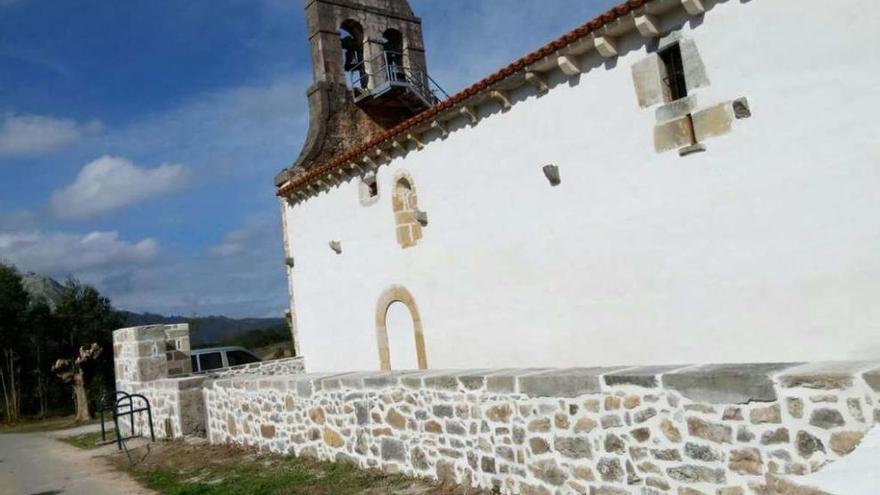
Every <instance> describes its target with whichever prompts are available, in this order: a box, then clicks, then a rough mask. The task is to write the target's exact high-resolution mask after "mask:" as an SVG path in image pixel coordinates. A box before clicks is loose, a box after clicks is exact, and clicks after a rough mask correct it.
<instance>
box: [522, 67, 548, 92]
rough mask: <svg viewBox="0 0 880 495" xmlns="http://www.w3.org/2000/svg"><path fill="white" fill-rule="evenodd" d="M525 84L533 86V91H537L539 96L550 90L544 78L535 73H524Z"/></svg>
mask: <svg viewBox="0 0 880 495" xmlns="http://www.w3.org/2000/svg"><path fill="white" fill-rule="evenodd" d="M526 82H527V83H529V84H531V85H532V86H534V87H535V90H537V91H538V93H539V94H544V93H546V92H547V91H549V90H550V86H549V85H548V84H547V80H546V79H545V78H544V76H542V75H541V74H539V73H537V72H534V71H528V72H526Z"/></svg>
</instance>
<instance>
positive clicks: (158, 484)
mask: <svg viewBox="0 0 880 495" xmlns="http://www.w3.org/2000/svg"><path fill="white" fill-rule="evenodd" d="M137 477H138V478H139V479H140V480H141V481H142V482H143V483H144V485H146V486H147V487H148V488H151V489H153V490H156V491H158V492H159V493H162V494H165V495H264V494H265V495H269V494H290V495H300V494H302V495H306V494H307V495H318V494H320V495H324V494H326V495H353V494H358V493H362V490H363V489H364V488H368V487H370V486H374V485H377V484H379V485H381V486H383V487H387V488H390V489H393V488H394V487H395V485H397V486H405V485H406V484H407V483H408V481H407V480H406V479H405V478H402V477H384V476H382V475H378V474H374V473H369V472H365V471H359V470H357V469H355V468H353V467H350V466H346V465H341V464H327V465H323V466H321V467H317V468H315V467H308V466H305V465H304V464H302V463H301V462H299V461H297V460H296V459H289V460H276V461H274V462H268V463H267V462H259V461H244V462H242V463H240V464H238V465H235V466H224V467H222V468H220V469H218V468H204V469H200V470H196V471H188V472H187V471H183V472H180V471H177V472H175V471H171V470H161V471H152V472H146V473H140V474H138V475H137ZM383 493H389V492H385V491H384V490H383Z"/></svg>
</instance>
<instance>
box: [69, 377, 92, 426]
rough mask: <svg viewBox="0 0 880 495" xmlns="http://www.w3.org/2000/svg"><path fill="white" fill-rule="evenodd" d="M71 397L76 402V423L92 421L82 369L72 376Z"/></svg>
mask: <svg viewBox="0 0 880 495" xmlns="http://www.w3.org/2000/svg"><path fill="white" fill-rule="evenodd" d="M73 397H74V400H75V401H76V421H88V420H90V419H92V415H91V413H89V396H88V393H87V391H86V380H85V372H84V371H83V370H82V368H79V369H77V370H76V371H75V372H74V374H73Z"/></svg>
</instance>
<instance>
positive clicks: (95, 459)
mask: <svg viewBox="0 0 880 495" xmlns="http://www.w3.org/2000/svg"><path fill="white" fill-rule="evenodd" d="M87 429H88V427H87V428H86V429H78V430H79V431H77V430H67V431H63V432H53V433H24V434H3V435H0V495H155V492H153V491H151V490H146V489H144V488H141V487H140V486H138V485H137V484H136V483H135V482H134V481H133V480H132V479H131V478H130V477H129V476H128V475H126V474H125V473H121V472H119V471H117V470H115V469H114V468H113V467H112V466H110V464H109V462H107V460H106V459H105V458H104V456H106V455H108V454H111V453H113V451H114V449H115V448H116V447H115V446H105V447H102V448H100V449H95V450H81V449H78V448H76V447H72V446H70V445H67V444H65V443H63V442H59V441H58V440H56V439H55V438H60V437H65V436H71V435H74V434H76V433H81V432H82V431H84V430H87ZM91 430H94V425H93V426H92V427H91ZM53 437H54V438H53Z"/></svg>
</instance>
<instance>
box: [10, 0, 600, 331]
mask: <svg viewBox="0 0 880 495" xmlns="http://www.w3.org/2000/svg"><path fill="white" fill-rule="evenodd" d="M411 4H412V6H413V9H414V10H415V11H416V13H417V15H420V16H421V17H422V19H423V26H424V31H425V38H426V39H425V43H426V47H427V52H428V65H429V70H430V72H431V74H432V76H433V78H434V79H436V80H437V81H438V82H439V83H440V84H441V85H442V86H443V87H444V88H445V89H446V90H447V91H448V92H449V93H450V94H452V93H453V92H455V91H458V90H460V89H462V88H463V87H465V86H467V85H468V84H470V83H472V82H474V81H476V80H479V79H481V78H482V77H484V76H486V75H488V74H489V73H491V72H492V71H494V70H496V69H498V68H500V67H502V66H504V65H506V64H507V63H509V62H510V61H512V60H514V59H515V58H517V57H519V56H521V55H523V54H525V53H527V52H530V51H532V50H534V49H536V48H538V47H539V46H541V45H542V44H543V43H545V42H547V41H549V40H551V39H554V38H556V37H557V36H559V35H561V34H562V33H564V32H565V31H567V30H569V29H571V28H573V27H575V26H576V25H579V24H580V23H582V22H584V21H585V20H587V19H589V18H592V17H593V16H594V15H595V14H597V13H598V12H600V11H601V10H604V9H606V8H607V7H608V6H609V2H608V1H604V0H542V1H540V2H539V1H534V0H442V1H441V0H411ZM303 5H304V2H303V1H302V0H187V1H185V2H182V1H179V0H173V1H172V0H150V1H126V2H119V1H110V0H101V1H96V0H79V1H77V2H69V1H66V0H0V259H2V260H4V261H6V262H11V263H14V264H16V265H17V266H18V267H19V269H20V270H21V271H35V272H38V273H42V274H46V275H51V276H54V277H56V278H62V279H63V278H65V277H67V276H69V275H73V276H76V277H78V278H80V279H81V280H83V281H85V282H88V283H91V284H94V285H95V286H97V287H98V288H99V289H100V290H101V291H102V292H104V293H105V294H107V295H108V296H109V297H110V298H111V299H112V300H113V302H114V304H115V305H116V306H117V307H120V308H123V309H129V310H133V311H152V312H159V313H164V314H183V315H192V314H197V315H210V314H223V315H228V316H236V317H243V316H278V315H280V314H281V312H282V311H283V309H284V308H285V304H286V297H287V286H286V282H285V279H284V271H283V265H282V255H281V241H280V225H279V215H278V202H277V198H275V196H274V194H273V192H274V189H273V186H272V178H273V176H274V175H275V173H277V171H278V170H280V169H281V168H282V167H285V166H287V165H288V164H289V163H291V162H292V161H293V159H294V158H295V157H296V156H297V154H298V152H299V148H300V146H301V144H302V140H303V137H304V135H305V131H306V125H307V109H306V99H305V89H306V87H307V86H308V85H309V84H310V83H311V67H310V65H309V64H310V62H309V59H308V43H307V41H306V37H305V19H304V15H303V10H302V8H303Z"/></svg>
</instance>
